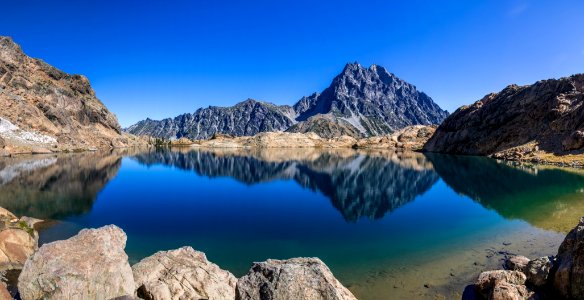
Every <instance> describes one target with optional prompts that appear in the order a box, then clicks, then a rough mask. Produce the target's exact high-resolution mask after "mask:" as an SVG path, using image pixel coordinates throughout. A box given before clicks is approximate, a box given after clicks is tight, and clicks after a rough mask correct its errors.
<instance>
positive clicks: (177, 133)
mask: <svg viewBox="0 0 584 300" xmlns="http://www.w3.org/2000/svg"><path fill="white" fill-rule="evenodd" d="M319 115H326V116H327V119H329V122H325V121H323V119H320V120H318V121H309V119H310V118H311V117H315V116H319ZM447 115H448V112H446V111H444V110H442V109H441V108H440V107H439V106H438V105H437V104H436V103H434V101H433V100H432V99H431V98H430V97H428V96H427V95H426V94H424V93H422V92H420V91H418V90H417V89H416V87H415V86H413V85H411V84H409V83H407V82H405V81H403V80H401V79H399V78H397V77H396V76H395V75H393V74H391V73H389V72H388V71H387V70H386V69H385V68H383V67H381V66H377V65H372V66H371V67H369V68H364V67H363V66H361V65H359V64H358V63H354V64H347V65H346V66H345V68H344V69H343V71H342V72H341V74H339V75H338V76H337V77H335V78H334V79H333V81H332V83H331V85H330V86H329V87H328V88H326V89H325V90H324V91H323V92H322V93H320V94H319V93H314V94H312V95H310V96H308V97H303V98H302V99H300V100H299V101H298V102H297V103H296V104H295V105H294V106H292V107H290V106H287V105H281V106H277V105H274V104H270V103H266V102H259V101H255V100H247V101H244V102H241V103H238V104H236V105H235V106H233V107H213V106H212V107H208V108H204V109H199V110H197V111H196V112H195V113H193V114H184V115H180V116H178V117H176V118H174V119H164V120H161V121H154V120H150V119H146V120H143V121H140V122H138V123H137V124H135V125H132V126H130V127H129V128H127V129H126V130H127V131H128V132H130V133H133V134H137V135H150V136H154V137H159V138H180V137H187V138H190V139H208V138H210V137H211V136H213V134H214V133H223V134H231V135H235V136H245V135H255V134H257V133H259V132H265V131H284V130H287V129H289V128H290V127H291V126H292V125H294V124H296V123H297V122H303V123H302V124H300V125H298V126H296V127H294V128H293V129H292V130H293V131H294V132H305V131H306V130H310V131H313V132H316V133H317V134H319V135H321V136H326V137H330V136H331V135H333V134H334V135H339V134H349V135H354V136H360V135H366V136H370V135H383V134H389V133H391V132H393V131H395V130H398V129H401V128H404V127H406V126H409V125H431V124H439V123H441V122H442V120H444V118H446V116H447ZM306 121H309V122H308V123H304V122H306Z"/></svg>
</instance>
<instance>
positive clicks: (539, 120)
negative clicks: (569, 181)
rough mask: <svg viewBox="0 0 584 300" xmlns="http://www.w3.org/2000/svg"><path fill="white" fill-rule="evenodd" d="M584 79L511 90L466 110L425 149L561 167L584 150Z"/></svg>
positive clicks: (583, 76)
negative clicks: (564, 162)
mask: <svg viewBox="0 0 584 300" xmlns="http://www.w3.org/2000/svg"><path fill="white" fill-rule="evenodd" d="M583 103H584V74H579V75H573V76H570V77H566V78H561V79H550V80H542V81H538V82H536V83H534V84H533V85H527V86H517V85H510V86H508V87H506V88H505V89H504V90H502V91H501V92H499V93H493V94H489V95H487V96H485V97H484V98H483V99H481V100H479V101H477V102H475V103H474V104H472V105H470V106H463V107H461V108H459V109H458V110H456V111H455V112H454V113H453V114H451V115H450V116H449V117H448V118H446V120H444V122H443V123H442V124H441V125H440V126H439V127H438V129H437V130H436V133H435V134H434V136H433V137H432V138H431V139H430V140H429V141H428V143H427V144H426V146H425V147H424V149H425V150H427V151H432V152H443V153H452V154H471V155H493V156H495V157H498V158H505V159H512V160H533V161H539V160H548V161H551V162H554V161H557V162H561V161H564V160H566V159H568V160H569V159H571V158H569V157H564V155H566V154H581V153H583V151H584V149H583V147H584V139H583V137H584V135H583V134H582V132H584V127H583V126H584V125H582V124H584V105H582V104H583Z"/></svg>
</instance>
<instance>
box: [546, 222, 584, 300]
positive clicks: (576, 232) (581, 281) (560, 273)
mask: <svg viewBox="0 0 584 300" xmlns="http://www.w3.org/2000/svg"><path fill="white" fill-rule="evenodd" d="M556 258H557V260H558V262H559V266H558V269H557V271H556V272H555V275H554V279H553V285H554V288H555V289H556V291H557V292H558V293H560V295H562V296H563V297H565V298H567V299H584V217H582V218H580V222H579V224H578V225H577V226H576V227H575V228H574V229H572V230H571V231H570V232H569V233H568V235H567V236H566V238H565V239H564V241H563V242H562V244H561V245H560V248H559V249H558V255H557V256H556Z"/></svg>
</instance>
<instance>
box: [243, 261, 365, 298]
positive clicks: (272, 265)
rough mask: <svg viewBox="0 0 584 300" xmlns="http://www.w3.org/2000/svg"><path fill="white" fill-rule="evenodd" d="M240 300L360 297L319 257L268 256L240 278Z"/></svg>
mask: <svg viewBox="0 0 584 300" xmlns="http://www.w3.org/2000/svg"><path fill="white" fill-rule="evenodd" d="M236 299H238V300H252V299H253V300H259V299H262V300H263V299H271V300H284V299H314V300H318V299H322V300H325V299H327V300H333V299H334V300H341V299H343V300H348V299H356V298H355V296H353V294H351V292H350V291H349V290H348V289H347V288H345V287H344V286H343V285H342V284H341V283H340V282H339V281H338V280H337V279H336V278H335V277H334V276H333V274H332V273H331V271H330V270H329V268H328V267H327V266H326V265H325V264H324V263H323V262H322V261H321V260H320V259H318V258H292V259H288V260H276V259H268V260H267V261H265V262H259V263H254V265H253V266H252V267H251V269H250V270H249V272H248V273H247V275H245V276H243V277H241V278H240V279H239V280H238V281H237V289H236Z"/></svg>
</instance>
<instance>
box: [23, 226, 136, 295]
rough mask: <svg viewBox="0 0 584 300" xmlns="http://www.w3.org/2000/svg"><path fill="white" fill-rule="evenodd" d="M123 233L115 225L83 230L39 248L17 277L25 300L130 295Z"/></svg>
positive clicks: (131, 287)
mask: <svg viewBox="0 0 584 300" xmlns="http://www.w3.org/2000/svg"><path fill="white" fill-rule="evenodd" d="M125 246H126V234H125V233H124V232H123V231H122V230H121V229H120V228H119V227H117V226H115V225H108V226H104V227H101V228H98V229H84V230H81V231H80V232H79V234H77V235H76V236H74V237H72V238H70V239H67V240H63V241H56V242H52V243H48V244H45V245H43V246H42V247H41V248H40V249H39V250H38V252H36V253H35V254H34V255H33V256H31V257H30V258H29V260H27V261H26V263H25V264H24V268H23V270H22V273H21V274H20V277H19V278H18V290H19V292H20V296H21V298H22V299H23V300H28V299H41V298H42V299H111V298H116V297H120V296H125V295H133V294H134V292H135V283H134V278H133V275H132V268H131V267H130V264H129V263H128V256H127V255H126V253H125V252H124V248H125Z"/></svg>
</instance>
